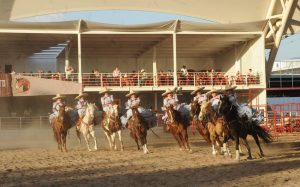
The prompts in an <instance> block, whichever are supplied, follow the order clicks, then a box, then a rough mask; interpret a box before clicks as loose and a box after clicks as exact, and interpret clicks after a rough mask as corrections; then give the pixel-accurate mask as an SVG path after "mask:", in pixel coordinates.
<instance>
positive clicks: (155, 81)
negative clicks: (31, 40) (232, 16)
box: [19, 72, 262, 87]
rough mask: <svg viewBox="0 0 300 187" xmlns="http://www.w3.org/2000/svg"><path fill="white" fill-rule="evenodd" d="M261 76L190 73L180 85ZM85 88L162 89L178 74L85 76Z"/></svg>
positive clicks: (253, 81)
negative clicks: (134, 87)
mask: <svg viewBox="0 0 300 187" xmlns="http://www.w3.org/2000/svg"><path fill="white" fill-rule="evenodd" d="M19 75H24V76H34V77H39V78H45V79H53V80H63V81H78V74H69V75H66V74H65V73H21V74H19ZM261 75H262V74H257V75H241V74H239V75H236V73H230V72H189V73H188V74H187V75H182V73H180V72H179V73H177V80H178V82H177V84H178V85H179V86H201V85H211V86H212V85H227V84H231V85H260V84H261V83H262V81H261V77H262V76H261ZM82 84H83V86H107V87H126V86H139V87H146V86H152V87H159V86H173V85H174V73H172V72H163V73H162V72H161V73H157V74H153V73H120V74H119V75H118V76H113V74H112V73H83V74H82Z"/></svg>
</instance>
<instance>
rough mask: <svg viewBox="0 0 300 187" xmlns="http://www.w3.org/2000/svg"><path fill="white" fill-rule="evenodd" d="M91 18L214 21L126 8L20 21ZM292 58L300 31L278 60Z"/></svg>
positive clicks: (297, 54)
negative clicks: (127, 9)
mask: <svg viewBox="0 0 300 187" xmlns="http://www.w3.org/2000/svg"><path fill="white" fill-rule="evenodd" d="M79 19H84V20H89V21H95V22H101V23H111V24H123V25H130V24H145V23H155V22H162V21H168V20H176V19H180V20H189V21H196V22H202V23H212V22H210V21H208V20H203V19H198V18H193V17H189V16H183V15H175V14H166V13H157V12H145V11H125V10H103V11H84V12H70V13H63V14H62V13H60V14H52V15H44V16H36V17H31V18H24V19H21V20H18V21H33V22H39V21H42V22H55V21H67V20H79ZM291 58H300V33H299V34H295V35H293V36H290V37H288V38H285V39H284V40H282V42H281V45H280V48H279V51H278V53H277V57H276V60H277V61H279V60H286V59H291Z"/></svg>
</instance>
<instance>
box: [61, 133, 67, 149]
mask: <svg viewBox="0 0 300 187" xmlns="http://www.w3.org/2000/svg"><path fill="white" fill-rule="evenodd" d="M67 133H68V132H63V133H62V142H63V149H64V151H65V152H67Z"/></svg>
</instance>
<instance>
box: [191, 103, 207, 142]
mask: <svg viewBox="0 0 300 187" xmlns="http://www.w3.org/2000/svg"><path fill="white" fill-rule="evenodd" d="M200 107H201V106H200V105H199V103H198V101H193V102H192V103H191V112H190V117H191V121H192V124H193V125H194V126H195V127H196V129H197V131H198V132H199V134H200V135H201V136H202V137H203V138H204V140H205V141H206V142H207V143H209V144H211V139H210V134H209V131H208V129H207V128H206V127H205V126H204V125H205V124H204V123H203V122H202V121H200V120H199V119H198V116H199V114H200V110H201V108H200Z"/></svg>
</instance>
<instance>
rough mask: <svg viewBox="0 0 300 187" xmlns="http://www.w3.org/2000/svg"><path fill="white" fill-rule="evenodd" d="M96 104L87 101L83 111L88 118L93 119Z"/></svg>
mask: <svg viewBox="0 0 300 187" xmlns="http://www.w3.org/2000/svg"><path fill="white" fill-rule="evenodd" d="M96 108H97V107H96V105H95V103H88V104H87V107H86V111H85V115H86V116H87V117H88V118H90V119H94V117H95V116H94V114H95V110H96Z"/></svg>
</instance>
